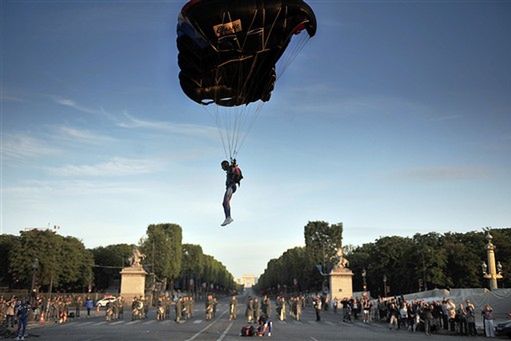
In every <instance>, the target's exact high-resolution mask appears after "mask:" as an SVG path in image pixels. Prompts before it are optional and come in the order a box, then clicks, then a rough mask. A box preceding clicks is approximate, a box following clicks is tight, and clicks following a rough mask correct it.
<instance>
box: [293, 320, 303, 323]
mask: <svg viewBox="0 0 511 341" xmlns="http://www.w3.org/2000/svg"><path fill="white" fill-rule="evenodd" d="M294 323H295V324H303V322H302V321H298V320H297V321H294Z"/></svg>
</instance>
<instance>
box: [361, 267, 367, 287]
mask: <svg viewBox="0 0 511 341" xmlns="http://www.w3.org/2000/svg"><path fill="white" fill-rule="evenodd" d="M366 276H367V271H366V269H365V268H364V269H363V270H362V282H363V285H364V292H366V291H367V283H366Z"/></svg>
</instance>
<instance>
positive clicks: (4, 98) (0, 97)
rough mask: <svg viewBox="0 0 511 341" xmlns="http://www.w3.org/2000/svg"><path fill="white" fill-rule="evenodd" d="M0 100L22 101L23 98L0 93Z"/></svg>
mask: <svg viewBox="0 0 511 341" xmlns="http://www.w3.org/2000/svg"><path fill="white" fill-rule="evenodd" d="M0 101H1V102H23V99H21V98H19V97H15V96H10V95H6V94H1V95H0Z"/></svg>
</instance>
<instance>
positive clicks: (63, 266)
mask: <svg viewBox="0 0 511 341" xmlns="http://www.w3.org/2000/svg"><path fill="white" fill-rule="evenodd" d="M35 259H37V260H38V262H37V265H38V267H37V270H36V271H37V276H36V278H37V279H38V284H39V285H43V286H44V285H49V284H50V282H51V281H53V286H54V287H57V288H58V287H59V286H61V287H62V285H64V284H65V285H66V286H67V287H69V286H70V285H71V286H79V287H82V286H85V285H87V284H88V281H89V280H90V279H91V277H92V270H91V268H92V264H93V263H92V257H91V256H90V254H89V253H87V252H86V251H85V247H84V245H83V244H82V242H81V241H79V240H78V239H76V238H74V237H63V236H60V235H58V234H56V233H55V232H54V231H51V230H37V229H33V230H29V231H22V232H21V233H20V237H19V246H18V247H17V248H15V249H11V250H10V252H9V261H10V264H9V271H10V273H11V275H12V279H13V281H14V283H15V285H16V286H20V287H29V286H30V284H29V283H30V282H31V279H32V274H33V271H34V264H35Z"/></svg>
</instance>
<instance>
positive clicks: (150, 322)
mask: <svg viewBox="0 0 511 341" xmlns="http://www.w3.org/2000/svg"><path fill="white" fill-rule="evenodd" d="M154 322H156V320H149V321H146V322H144V323H142V324H143V325H146V324H152V323H154Z"/></svg>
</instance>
